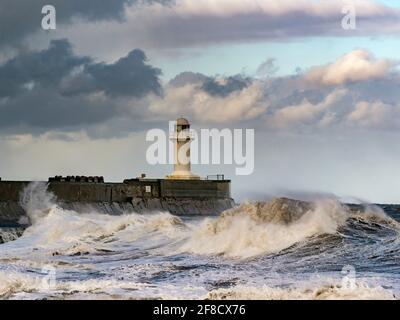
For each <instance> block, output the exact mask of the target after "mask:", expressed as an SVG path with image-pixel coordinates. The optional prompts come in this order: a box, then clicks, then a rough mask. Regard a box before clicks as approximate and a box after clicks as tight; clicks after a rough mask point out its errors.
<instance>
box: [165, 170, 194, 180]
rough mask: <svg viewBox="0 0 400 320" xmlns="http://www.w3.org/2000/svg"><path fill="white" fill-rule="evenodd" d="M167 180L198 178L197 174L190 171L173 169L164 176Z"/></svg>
mask: <svg viewBox="0 0 400 320" xmlns="http://www.w3.org/2000/svg"><path fill="white" fill-rule="evenodd" d="M165 179H168V180H200V177H199V176H196V175H194V174H192V173H191V172H190V171H174V172H172V174H171V175H168V176H166V177H165Z"/></svg>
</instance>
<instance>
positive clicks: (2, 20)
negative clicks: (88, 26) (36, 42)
mask: <svg viewBox="0 0 400 320" xmlns="http://www.w3.org/2000/svg"><path fill="white" fill-rule="evenodd" d="M131 2H132V1H131V0H114V1H97V0H84V1H79V0H68V1H63V0H52V1H51V2H50V3H49V1H45V0H29V1H23V0H2V1H1V3H0V30H2V32H1V33H0V47H1V46H5V45H14V44H16V43H18V42H19V41H20V40H21V39H22V38H23V37H24V36H26V35H27V34H29V33H32V32H34V31H36V30H38V29H39V28H40V26H41V20H42V17H43V15H42V13H41V11H42V7H43V6H45V5H47V4H51V5H53V6H55V8H56V12H57V21H58V22H59V23H63V22H68V21H69V20H70V19H71V18H72V17H75V16H80V17H82V18H86V19H89V20H98V19H111V18H115V19H121V18H122V17H123V9H124V5H125V4H127V3H131Z"/></svg>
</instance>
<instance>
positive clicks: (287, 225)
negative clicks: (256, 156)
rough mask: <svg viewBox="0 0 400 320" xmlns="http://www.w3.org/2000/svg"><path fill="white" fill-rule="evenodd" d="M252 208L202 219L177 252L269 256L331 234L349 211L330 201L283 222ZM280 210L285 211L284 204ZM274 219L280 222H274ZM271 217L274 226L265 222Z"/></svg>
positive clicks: (254, 206) (242, 207)
mask: <svg viewBox="0 0 400 320" xmlns="http://www.w3.org/2000/svg"><path fill="white" fill-rule="evenodd" d="M282 201H283V202H284V201H285V199H283V200H282ZM256 207H259V205H258V204H253V205H250V204H249V203H246V204H244V205H242V206H239V207H238V208H236V209H234V210H230V211H229V212H228V214H223V215H222V216H221V217H219V218H217V219H206V220H205V221H204V222H203V223H201V224H200V225H199V226H194V227H193V229H192V230H193V233H192V235H191V236H190V238H189V239H188V241H187V242H186V243H185V244H184V245H183V246H182V247H181V250H182V251H186V252H191V253H196V254H204V255H210V254H211V255H225V256H227V257H234V258H249V257H252V256H257V255H260V254H271V253H274V252H278V251H281V250H283V249H285V248H288V247H290V246H291V245H293V244H295V243H298V242H300V241H304V240H306V239H307V238H309V237H312V236H316V235H323V234H334V233H335V232H336V231H337V229H338V227H340V226H342V225H344V224H345V222H346V220H347V218H348V217H349V210H348V209H347V208H346V207H345V206H343V205H342V204H340V203H339V202H338V201H336V200H332V199H328V200H321V201H318V202H315V203H314V205H313V206H312V207H310V208H308V209H305V208H302V209H301V211H302V214H299V215H296V216H295V218H294V219H293V221H291V222H287V220H288V219H287V217H285V214H284V213H282V212H274V211H268V210H266V211H263V212H261V213H260V212H257V210H256ZM282 207H283V208H285V206H284V203H283V206H282ZM277 215H279V216H280V218H281V220H276V216H277ZM271 216H273V220H274V222H265V221H270V220H271V219H270V218H271Z"/></svg>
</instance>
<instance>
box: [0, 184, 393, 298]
mask: <svg viewBox="0 0 400 320" xmlns="http://www.w3.org/2000/svg"><path fill="white" fill-rule="evenodd" d="M22 203H23V205H24V208H25V210H26V211H27V214H28V216H29V220H30V221H31V223H32V225H31V226H30V227H29V228H28V229H27V230H26V231H25V232H24V234H23V236H22V237H21V238H20V239H18V240H16V241H14V242H11V243H7V244H2V245H1V247H0V249H1V250H0V298H62V299H88V298H90V299H96V298H101V299H104V298H106V299H125V298H133V299H141V298H160V299H184V298H191V299H392V298H394V296H393V293H392V292H391V291H389V290H387V289H384V288H383V287H382V286H380V284H381V282H377V283H372V284H371V283H369V284H366V283H364V282H361V281H358V282H357V285H356V287H355V288H352V289H348V288H344V287H342V286H341V284H340V280H339V281H330V280H329V281H326V282H324V283H321V282H318V281H317V282H316V281H308V279H307V276H304V274H298V275H297V274H296V275H295V276H294V277H292V278H289V277H287V278H285V279H286V280H285V281H287V282H286V285H285V287H282V286H281V285H280V283H281V282H282V276H284V275H285V273H282V274H281V275H278V276H274V274H273V273H270V271H266V272H268V277H269V279H268V280H265V276H266V275H265V274H263V273H259V272H260V270H262V272H264V269H268V268H269V267H268V264H269V263H270V261H269V260H266V261H264V262H262V263H266V264H267V265H260V269H257V268H256V269H257V270H258V271H257V272H258V273H254V272H255V271H254V270H255V269H254V268H253V269H252V270H247V268H243V265H246V263H248V262H247V260H246V259H247V258H252V257H255V256H258V255H266V254H273V253H276V252H279V251H282V250H284V249H286V248H289V247H291V246H293V245H295V244H297V243H307V244H309V243H314V244H315V243H317V244H318V246H319V244H320V242H319V241H320V239H319V238H315V237H316V236H319V235H326V234H337V235H338V236H339V237H341V236H342V235H341V233H339V232H342V231H341V227H343V226H346V221H347V220H348V219H349V218H352V219H356V220H357V219H361V220H364V221H366V222H368V223H371V224H374V223H379V224H382V225H385V226H390V227H391V226H394V225H396V223H397V222H396V221H394V220H393V219H391V218H390V217H388V216H387V215H386V214H385V213H384V212H383V211H381V210H380V208H378V207H367V208H366V209H364V210H361V211H360V212H358V213H354V212H350V211H349V210H348V209H347V208H346V207H345V206H343V205H341V204H340V203H339V202H338V201H335V200H332V199H328V200H321V201H317V202H315V203H314V204H313V206H312V207H310V208H309V209H307V210H305V211H304V212H302V213H301V214H299V215H293V216H292V215H288V216H283V215H281V213H279V214H276V212H275V213H273V212H269V211H266V212H263V211H262V212H261V216H260V214H259V213H260V211H259V208H260V206H259V205H258V204H257V203H245V204H243V205H241V206H239V207H237V208H235V209H233V210H231V211H229V212H226V213H225V214H223V215H222V216H220V217H218V218H198V219H194V220H193V219H190V220H185V219H184V220H182V219H180V218H178V217H175V216H172V215H170V214H169V213H165V212H154V213H152V214H146V215H140V214H125V215H121V216H111V215H105V214H101V213H99V212H97V211H96V208H95V207H93V208H90V207H85V210H81V211H84V212H86V213H78V212H76V211H74V210H65V209H63V208H62V207H60V206H59V205H57V203H56V200H55V198H54V197H53V196H52V195H51V194H49V193H48V192H46V185H38V184H35V185H31V186H29V187H28V188H27V189H26V192H25V193H24V195H23V197H22ZM262 208H267V207H262ZM269 214H271V217H270V216H268V215H269ZM288 218H289V219H288ZM348 225H351V224H348ZM360 226H362V224H360ZM393 229H396V228H393ZM389 231H390V232H392V230H389ZM361 234H362V233H361ZM310 238H313V239H312V241H311V242H308V240H310ZM335 239H336V238H335ZM391 239H392V238H388V239H386V240H387V243H386V246H385V247H382V250H386V251H383V253H382V254H387V253H386V252H387V251H388V250H389V251H388V252H389V254H390V252H392V251H396V250H398V244H397V243H393V242H392V241H391ZM321 241H323V240H321ZM348 241H352V239H349V240H348ZM351 245H353V244H351ZM361 248H363V247H361ZM366 248H369V247H366ZM380 248H381V247H377V249H375V247H374V248H373V249H372V250H373V252H372V253H373V255H377V254H380ZM347 249H348V250H349V249H350V248H349V247H347ZM359 249H360V248H358V249H357V247H355V249H354V252H352V253H351V254H354V255H356V256H357V254H358V253H359ZM135 250H136V251H135ZM351 250H353V249H352V248H351ZM108 252H112V253H118V254H120V256H117V257H112V258H111V259H110V258H109V257H110V256H108ZM296 252H297V247H296ZM82 254H85V256H83V257H81V256H79V257H77V256H75V255H82ZM176 254H179V255H178V256H176V257H174V256H175V255H176ZM180 254H185V255H184V256H183V257H184V259H183V260H182V255H180ZM303 254H304V252H303ZM329 254H330V255H331V256H332V255H333V256H334V255H335V254H336V251H333V252H331V253H329ZM329 254H328V253H326V254H325V253H324V257H322V256H320V255H318V253H317V254H315V255H314V254H311V255H306V256H305V259H303V260H301V259H302V258H300V260H299V259H297V258H296V257H288V258H289V259H292V258H294V259H297V260H295V262H296V263H298V262H299V261H301V267H302V268H304V269H303V270H307V266H306V264H312V263H319V262H321V259H322V260H323V259H325V260H324V261H330V260H329V257H330V256H329ZM368 254H369V253H368ZM373 255H372V256H373ZM215 256H222V257H223V258H222V259H221V258H219V257H215ZM232 258H233V259H234V260H235V261H232ZM303 258H304V256H303ZM114 259H115V260H114ZM119 259H121V260H119ZM267 259H268V258H267ZM277 260H279V261H277ZM287 261H288V260H286V255H283V256H281V257H280V258H279V259H275V260H274V261H273V262H272V263H275V266H276V265H278V264H281V265H282V264H286V263H287ZM219 262H222V263H221V264H218V263H219ZM209 263H210V264H211V265H215V264H216V265H217V266H218V268H212V267H211V268H208V267H204V268H203V266H208V264H209ZM237 263H238V264H240V265H241V266H242V268H243V269H241V270H240V271H238V269H235V275H234V276H230V275H229V272H231V270H234V269H232V268H231V267H232V266H233V265H236V264H237ZM250 263H251V264H253V263H254V264H255V265H257V264H258V263H260V262H259V261H257V260H253V261H251V262H250ZM289 263H292V264H293V260H289ZM48 264H50V265H53V266H54V267H55V268H56V270H57V275H61V279H62V280H58V281H57V282H56V285H55V287H54V288H52V289H42V288H41V286H40V279H41V278H40V272H41V271H40V270H41V268H42V267H43V266H45V265H48ZM111 266H112V268H110V267H111ZM180 266H182V267H183V268H182V269H180V268H179V267H180ZM186 266H188V268H187V269H185V267H186ZM246 266H247V265H246ZM192 268H193V269H192ZM197 268H199V269H197ZM27 270H30V271H31V272H27ZM32 270H36V274H37V275H38V276H39V277H38V276H35V273H34V272H32ZM191 270H193V271H191ZM268 270H270V269H268ZM92 272H93V273H94V274H101V277H100V278H97V277H91V276H90V274H92ZM306 272H307V271H306ZM71 274H73V275H74V276H73V277H71ZM338 274H339V277H340V276H341V274H340V272H338ZM75 275H78V276H77V278H76V279H75ZM88 275H89V276H88ZM357 276H358V274H357ZM235 277H238V278H239V279H235ZM274 277H275V278H274ZM305 278H306V280H305V282H307V281H308V282H307V283H306V284H304V283H303V282H304V279H305ZM155 279H156V280H155ZM357 279H358V278H357ZM393 279H395V277H394V276H393V278H391V280H390V281H389V287H391V285H392V283H393V281H396V280H393ZM392 280H393V281H392ZM219 281H222V282H221V283H224V282H225V281H226V283H230V284H231V285H232V287H230V288H225V289H222V288H219V284H218V283H219ZM238 284H240V285H238ZM259 284H265V285H264V286H261V285H260V286H258V285H259ZM210 286H211V288H215V289H214V290H212V289H210ZM385 287H386V286H385ZM396 288H397V287H396ZM396 290H397V289H396ZM398 291H399V290H397V291H396V292H398Z"/></svg>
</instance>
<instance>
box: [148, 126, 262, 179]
mask: <svg viewBox="0 0 400 320" xmlns="http://www.w3.org/2000/svg"><path fill="white" fill-rule="evenodd" d="M146 141H147V142H152V144H151V145H150V146H149V147H148V148H147V151H146V160H147V162H148V163H149V164H150V165H159V164H171V165H172V164H175V163H176V162H179V163H180V164H187V163H189V162H190V163H191V164H202V165H207V164H213V165H220V164H224V165H236V168H235V173H236V175H241V176H243V175H251V174H252V173H253V172H254V129H227V128H225V129H215V128H214V129H201V130H200V131H199V132H198V131H196V130H193V129H190V130H184V131H181V132H179V133H175V121H170V122H169V132H165V130H162V129H151V130H149V131H148V132H147V135H146ZM174 141H175V142H174ZM176 141H184V142H183V143H182V144H181V146H180V148H179V149H178V150H177V149H176V145H175V144H176ZM189 150H190V151H189ZM177 151H178V152H177Z"/></svg>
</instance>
